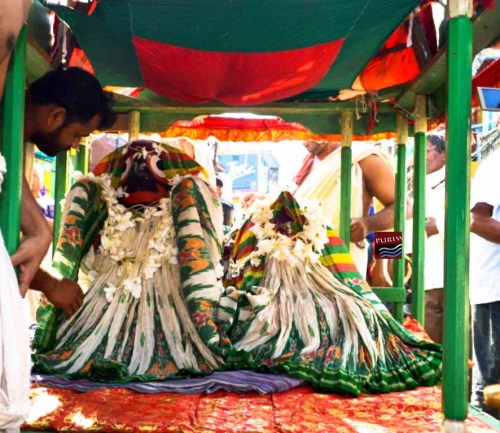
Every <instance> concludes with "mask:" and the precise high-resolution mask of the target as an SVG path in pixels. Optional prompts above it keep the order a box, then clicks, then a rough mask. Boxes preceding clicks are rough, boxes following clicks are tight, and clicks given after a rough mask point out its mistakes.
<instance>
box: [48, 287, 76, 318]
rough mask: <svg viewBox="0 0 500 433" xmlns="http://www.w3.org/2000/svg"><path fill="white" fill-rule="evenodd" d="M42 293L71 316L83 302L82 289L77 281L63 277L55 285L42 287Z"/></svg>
mask: <svg viewBox="0 0 500 433" xmlns="http://www.w3.org/2000/svg"><path fill="white" fill-rule="evenodd" d="M43 293H44V294H45V296H46V297H47V299H48V300H49V301H50V302H51V303H52V304H54V306H56V307H58V308H60V309H61V310H63V311H64V314H66V316H68V317H71V316H72V315H73V314H75V313H76V312H77V311H78V309H79V308H80V307H81V306H82V304H83V291H82V289H81V287H80V286H79V285H78V283H76V282H74V281H72V280H69V279H67V278H63V279H62V280H60V281H58V282H57V283H56V284H55V285H52V286H47V287H45V288H44V290H43Z"/></svg>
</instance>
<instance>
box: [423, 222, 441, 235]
mask: <svg viewBox="0 0 500 433" xmlns="http://www.w3.org/2000/svg"><path fill="white" fill-rule="evenodd" d="M425 233H426V235H427V237H428V238H429V237H431V236H434V235H437V234H438V233H439V230H438V228H437V225H436V219H435V218H434V217H429V218H427V219H426V220H425Z"/></svg>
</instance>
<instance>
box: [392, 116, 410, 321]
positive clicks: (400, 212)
mask: <svg viewBox="0 0 500 433" xmlns="http://www.w3.org/2000/svg"><path fill="white" fill-rule="evenodd" d="M397 133H398V145H397V167H396V203H395V207H394V230H395V231H397V232H402V234H403V236H404V233H403V232H404V225H405V219H406V142H407V141H408V123H407V121H406V119H405V118H404V117H403V116H402V115H401V114H398V116H397ZM402 255H403V258H402V259H397V260H395V261H394V278H393V286H394V287H404V277H405V260H404V256H405V252H404V237H403V242H402ZM393 314H394V318H395V319H396V320H399V321H400V322H402V321H403V303H396V304H395V305H394V311H393Z"/></svg>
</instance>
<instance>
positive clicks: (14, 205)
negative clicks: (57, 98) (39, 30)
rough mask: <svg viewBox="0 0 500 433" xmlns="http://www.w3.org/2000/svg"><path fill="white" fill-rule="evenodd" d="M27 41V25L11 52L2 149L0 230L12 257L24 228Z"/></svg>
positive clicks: (4, 109)
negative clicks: (22, 204)
mask: <svg viewBox="0 0 500 433" xmlns="http://www.w3.org/2000/svg"><path fill="white" fill-rule="evenodd" d="M27 41H28V30H27V27H26V26H24V27H23V28H22V29H21V32H20V33H19V36H18V38H17V43H16V47H15V49H14V52H13V53H12V57H11V60H10V64H9V69H8V71H7V79H6V85H5V93H4V98H3V99H4V105H3V116H2V117H3V126H2V134H1V143H0V149H1V152H2V154H3V156H4V158H5V162H6V164H7V174H6V176H5V179H4V182H3V184H2V189H3V191H2V193H0V229H1V231H2V235H3V237H4V241H5V246H6V248H7V251H8V252H9V254H12V253H14V252H15V251H16V250H17V246H18V245H19V233H20V225H21V192H22V183H23V173H24V170H23V145H24V93H25V63H26V47H27Z"/></svg>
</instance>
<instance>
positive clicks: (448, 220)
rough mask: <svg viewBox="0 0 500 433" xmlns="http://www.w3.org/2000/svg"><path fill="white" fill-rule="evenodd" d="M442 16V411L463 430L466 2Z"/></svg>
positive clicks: (453, 0)
mask: <svg viewBox="0 0 500 433" xmlns="http://www.w3.org/2000/svg"><path fill="white" fill-rule="evenodd" d="M448 15H449V17H450V20H449V22H448V52H447V54H448V95H447V105H448V116H447V126H446V133H447V143H446V144H447V145H446V199H445V205H446V216H445V279H444V300H445V302H444V330H443V331H444V335H443V336H444V359H443V411H444V415H445V431H446V429H447V424H448V425H454V424H456V423H457V422H456V421H461V422H462V423H461V425H463V429H464V431H465V422H464V420H465V419H466V417H467V400H468V381H467V379H468V369H467V358H468V353H467V352H468V347H469V344H468V342H469V284H468V283H469V223H470V221H469V220H470V218H469V181H470V155H471V148H470V132H471V131H470V115H471V93H472V84H471V83H472V22H471V20H470V17H471V16H472V0H469V1H465V0H462V1H458V0H450V2H449V3H448ZM450 420H451V422H450ZM450 431H451V428H450ZM453 431H458V430H456V429H454V430H453Z"/></svg>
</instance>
